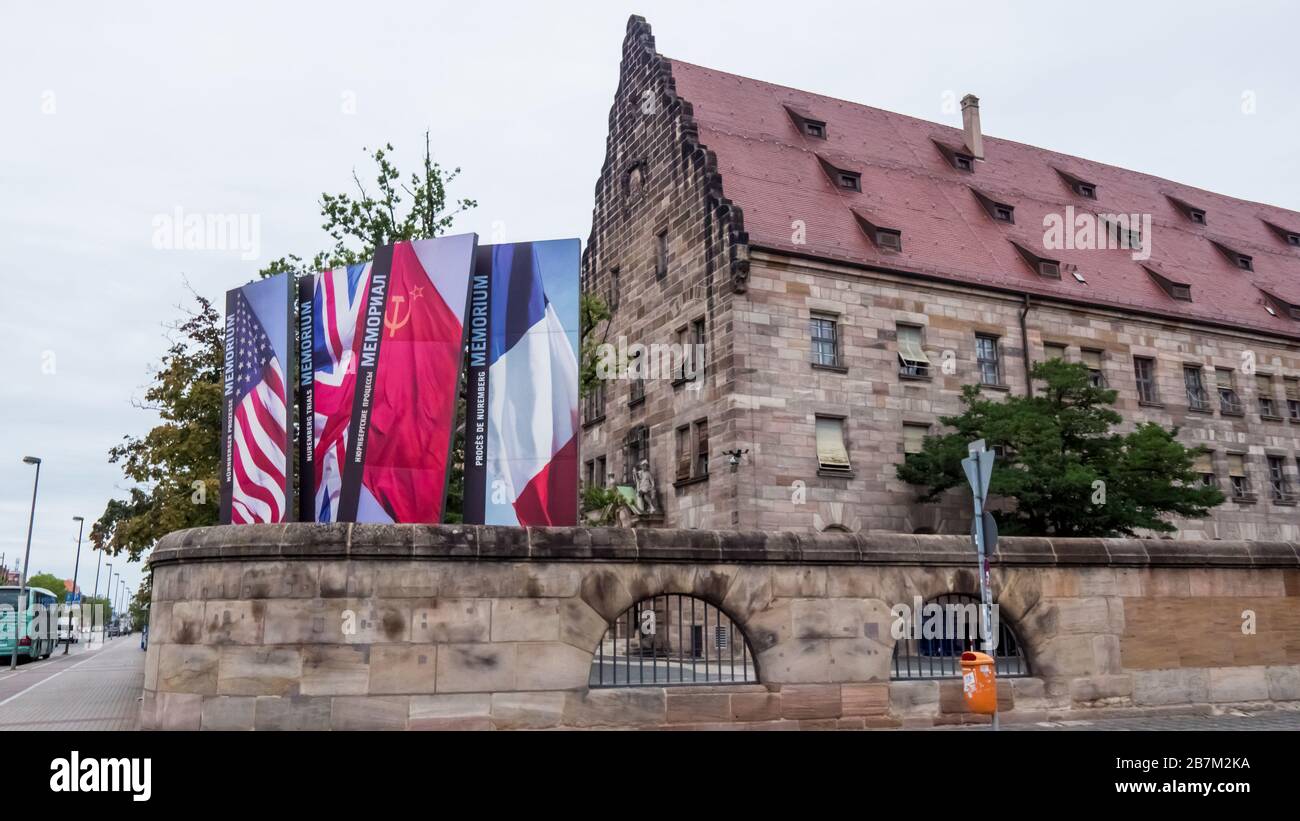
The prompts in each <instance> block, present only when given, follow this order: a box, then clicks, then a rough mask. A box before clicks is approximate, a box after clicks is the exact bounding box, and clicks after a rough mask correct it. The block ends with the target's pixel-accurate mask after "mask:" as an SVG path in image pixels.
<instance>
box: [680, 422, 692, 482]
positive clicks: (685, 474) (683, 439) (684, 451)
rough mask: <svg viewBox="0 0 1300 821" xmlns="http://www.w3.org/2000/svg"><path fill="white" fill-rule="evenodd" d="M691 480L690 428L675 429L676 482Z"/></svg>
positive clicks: (685, 426) (683, 426) (687, 426)
mask: <svg viewBox="0 0 1300 821" xmlns="http://www.w3.org/2000/svg"><path fill="white" fill-rule="evenodd" d="M689 478H691V428H690V426H689V425H682V426H681V427H680V428H678V429H677V481H679V482H680V481H682V480H684V479H689Z"/></svg>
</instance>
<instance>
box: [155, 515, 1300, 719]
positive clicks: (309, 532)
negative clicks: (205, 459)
mask: <svg viewBox="0 0 1300 821" xmlns="http://www.w3.org/2000/svg"><path fill="white" fill-rule="evenodd" d="M150 564H151V567H152V570H153V573H154V577H153V578H154V600H153V607H152V611H151V615H150V644H149V651H148V656H147V661H146V671H145V696H144V703H143V706H142V725H143V726H144V727H147V728H160V729H190V730H192V729H230V730H236V729H238V730H249V729H540V728H552V727H574V728H586V727H625V728H626V727H638V728H673V729H677V728H716V727H723V726H726V727H734V726H741V727H757V728H773V729H775V728H801V729H809V728H853V729H861V728H872V727H912V726H930V725H935V724H946V723H964V722H980V721H984V720H986V719H985V718H984V717H981V716H974V715H971V714H969V713H967V712H966V711H965V707H964V702H963V700H962V697H961V693H960V687H959V683H958V682H957V680H955V679H945V680H926V681H891V680H890V676H891V663H890V662H891V654H892V651H893V638H892V622H893V617H892V615H891V608H893V607H895V606H896V605H898V604H910V603H911V602H912V601H913V597H914V596H921V597H923V598H924V599H927V600H928V599H931V598H933V597H935V596H938V595H941V594H944V593H951V592H958V593H972V592H974V591H975V589H976V579H975V573H974V562H973V557H972V556H971V551H970V548H969V543H968V541H967V540H966V539H963V538H958V537H945V536H912V535H888V536H863V535H855V534H841V533H833V534H811V533H802V534H800V533H767V534H764V533H742V532H735V531H712V532H710V531H697V530H668V529H647V530H633V529H621V528H611V529H588V528H557V529H541V528H529V529H519V528H493V527H451V526H418V525H395V526H394V525H390V526H371V525H328V526H321V525H270V526H263V525H257V526H240V527H215V528H205V529H198V530H189V531H181V532H178V533H174V534H172V535H170V536H168V537H167V538H166V539H164V540H163V542H162V543H160V544H159V546H158V548H157V549H156V550H155V551H154V554H153V556H152V558H151V561H150ZM992 579H993V586H994V591H995V599H996V600H997V601H998V603H999V607H1000V613H1001V618H1002V619H1003V620H1004V621H1006V622H1008V623H1009V624H1010V625H1011V626H1012V628H1013V630H1014V631H1015V632H1016V634H1017V636H1018V637H1019V640H1020V642H1021V644H1022V646H1023V648H1024V650H1025V654H1026V657H1027V660H1028V663H1029V668H1030V669H1029V672H1030V673H1031V675H1030V677H1027V678H1017V679H1007V680H1004V681H1003V682H1002V684H1001V686H1000V688H999V699H1000V703H1001V705H1002V710H1003V711H1004V712H1003V718H1004V720H1006V721H1034V720H1044V719H1048V718H1071V717H1076V718H1077V717H1081V716H1088V717H1103V716H1111V717H1113V716H1118V715H1130V714H1137V713H1143V714H1145V713H1158V712H1171V711H1172V712H1210V711H1213V710H1216V709H1223V708H1227V707H1229V706H1232V705H1252V706H1253V707H1267V706H1270V705H1272V706H1276V705H1280V704H1283V703H1297V702H1300V553H1298V552H1297V545H1296V544H1294V543H1270V542H1227V541H1224V542H1201V543H1198V544H1196V545H1190V544H1174V543H1172V542H1168V541H1152V540H1088V539H1071V540H1051V541H1049V540H1044V539H1010V538H1008V539H1004V540H1003V541H1002V543H1001V545H1000V550H999V552H998V553H997V554H996V555H995V556H994V557H993V570H992ZM661 593H683V594H689V595H693V596H696V597H698V598H700V599H702V600H703V601H705V602H708V603H710V604H712V605H714V606H716V607H718V608H720V609H722V610H723V611H724V612H725V613H726V614H727V615H728V616H730V617H731V618H732V619H734V621H735V623H736V624H737V625H738V626H739V627H740V628H741V629H742V630H743V631H744V634H745V635H746V637H747V640H748V642H749V645H750V646H751V647H752V648H753V651H754V653H755V657H756V663H757V669H758V677H759V683H757V684H742V685H718V684H715V685H709V686H672V687H664V686H638V687H618V688H597V687H590V686H589V685H588V681H589V678H588V676H589V673H590V670H591V665H592V658H593V650H594V648H596V647H597V645H598V643H599V642H600V640H601V637H602V635H603V634H604V633H605V631H606V629H607V628H608V627H609V626H610V624H611V623H612V622H613V621H614V620H615V619H616V618H617V617H618V616H619V615H620V614H621V613H623V612H624V611H625V610H626V609H627V608H629V607H631V606H632V605H633V604H634V603H636V602H638V601H641V600H643V599H645V598H647V597H650V596H653V595H657V594H661ZM1247 611H1249V614H1250V615H1251V616H1252V619H1253V620H1252V622H1251V626H1252V629H1250V630H1243V623H1244V622H1245V620H1246V616H1247Z"/></svg>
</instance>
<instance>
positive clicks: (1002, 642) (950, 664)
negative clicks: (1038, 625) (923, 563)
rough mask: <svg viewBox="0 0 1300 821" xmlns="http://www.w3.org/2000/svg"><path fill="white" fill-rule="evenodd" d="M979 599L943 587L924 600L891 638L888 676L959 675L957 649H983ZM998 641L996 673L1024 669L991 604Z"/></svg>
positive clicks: (1021, 657) (1007, 630) (1016, 645)
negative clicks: (900, 632) (898, 634)
mask: <svg viewBox="0 0 1300 821" xmlns="http://www.w3.org/2000/svg"><path fill="white" fill-rule="evenodd" d="M979 611H980V603H979V599H977V598H976V597H975V596H968V595H966V594H964V593H945V594H944V595H942V596H938V597H936V598H934V599H931V600H930V601H928V602H926V603H925V604H924V605H923V606H922V608H921V612H920V613H912V614H911V620H910V621H909V622H907V623H906V624H904V625H903V630H904V638H900V639H897V640H896V641H895V642H894V658H893V662H892V665H891V668H890V678H891V679H895V680H897V679H936V678H961V661H960V659H961V654H962V653H963V652H965V651H967V650H978V651H981V652H982V651H983V649H984V643H983V641H982V640H981V638H980V628H979V625H980V615H979ZM993 615H994V623H995V624H994V626H996V628H997V646H996V647H995V648H994V649H993V653H992V656H993V659H994V664H995V667H996V668H997V674H998V676H999V677H1000V678H1011V677H1016V676H1027V675H1029V663H1028V662H1027V661H1026V660H1025V653H1024V650H1023V649H1022V648H1021V646H1020V640H1019V639H1018V638H1017V637H1016V634H1015V631H1014V630H1012V629H1011V625H1009V624H1007V622H1006V621H1005V620H1004V619H1002V618H1000V617H999V615H998V609H997V606H996V603H995V605H994V608H993Z"/></svg>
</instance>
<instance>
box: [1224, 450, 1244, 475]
mask: <svg viewBox="0 0 1300 821" xmlns="http://www.w3.org/2000/svg"><path fill="white" fill-rule="evenodd" d="M1228 475H1229V476H1243V477H1244V476H1245V475H1246V463H1245V460H1244V459H1242V457H1241V454H1240V453H1229V454H1228Z"/></svg>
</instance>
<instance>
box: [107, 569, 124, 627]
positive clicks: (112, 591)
mask: <svg viewBox="0 0 1300 821" xmlns="http://www.w3.org/2000/svg"><path fill="white" fill-rule="evenodd" d="M121 579H122V574H121V573H114V574H113V581H112V582H111V583H110V584H109V586H108V599H109V601H111V602H112V603H113V605H112V607H113V623H114V624H116V623H117V620H118V619H119V618H121V617H120V616H119V615H118V612H119V611H118V607H117V587H118V582H119V581H121Z"/></svg>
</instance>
